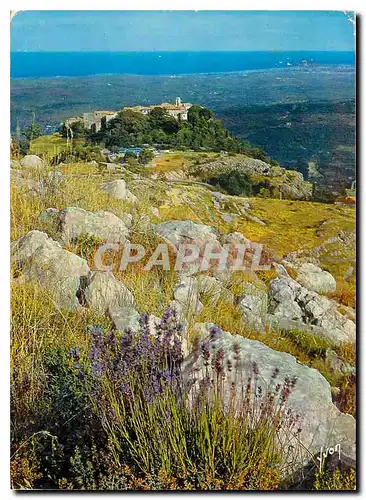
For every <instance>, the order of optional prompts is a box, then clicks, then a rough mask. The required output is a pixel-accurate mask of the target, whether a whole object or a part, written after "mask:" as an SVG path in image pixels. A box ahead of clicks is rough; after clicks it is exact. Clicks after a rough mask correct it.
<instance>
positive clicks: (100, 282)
mask: <svg viewBox="0 0 366 500" xmlns="http://www.w3.org/2000/svg"><path fill="white" fill-rule="evenodd" d="M83 288H84V290H83V301H85V304H86V305H88V306H89V307H91V308H92V309H94V310H95V311H96V313H98V314H106V313H108V312H109V313H110V312H112V313H113V314H117V313H118V311H119V310H120V309H121V308H124V307H135V299H134V297H133V295H132V293H131V292H130V290H129V289H128V288H127V287H126V286H125V285H124V284H123V283H122V282H121V281H118V280H117V279H116V278H115V277H114V276H113V274H112V273H110V272H103V271H91V272H90V274H89V275H88V277H87V280H86V282H85V286H84V287H83Z"/></svg>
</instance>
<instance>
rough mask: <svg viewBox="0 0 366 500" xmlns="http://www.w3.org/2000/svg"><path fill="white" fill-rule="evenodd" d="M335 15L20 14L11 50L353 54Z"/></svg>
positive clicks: (349, 34)
mask: <svg viewBox="0 0 366 500" xmlns="http://www.w3.org/2000/svg"><path fill="white" fill-rule="evenodd" d="M351 16H352V14H351V13H349V14H348V16H347V15H346V14H345V13H343V12H340V11H338V12H336V11H199V12H194V11H149V12H147V11H23V12H20V13H18V14H17V15H16V16H15V17H14V18H13V20H12V24H11V50H12V51H35V52H36V51H65V52H66V51H99V50H101V51H121V52H123V51H192V50H193V51H217V50H221V51H226V50H233V51H234V50H238V51H247V50H249V51H253V50H263V51H265V50H274V51H287V50H334V51H345V50H354V45H355V39H354V26H353V25H352V23H351V22H350V19H349V18H350V17H351Z"/></svg>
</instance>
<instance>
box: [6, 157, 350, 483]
mask: <svg viewBox="0 0 366 500" xmlns="http://www.w3.org/2000/svg"><path fill="white" fill-rule="evenodd" d="M233 170H240V171H243V172H245V173H246V174H248V176H249V178H250V179H251V180H252V183H253V185H254V186H255V185H257V186H259V188H258V194H260V195H261V196H260V197H242V196H233V195H230V194H226V193H225V192H223V190H221V191H219V190H217V189H216V188H215V187H214V186H211V185H210V179H211V178H212V177H214V176H216V177H217V175H218V174H222V173H225V172H228V171H230V172H231V171H233ZM213 174H214V175H213ZM11 189H12V201H11V208H12V215H11V222H12V243H11V259H12V272H13V278H14V279H13V284H12V287H13V290H12V301H13V304H12V311H13V321H12V365H13V373H12V380H13V391H14V398H17V402H16V404H15V407H14V415H15V416H14V421H15V426H14V427H15V431H14V443H15V444H16V445H19V443H21V442H22V440H24V439H26V438H27V437H29V436H30V435H32V433H34V432H40V431H42V432H43V431H44V430H45V429H46V430H47V429H48V427H47V425H48V424H47V425H46V424H45V422H43V421H42V422H41V421H39V420H37V419H36V420H37V422H38V423H37V424H32V423H31V421H32V419H33V420H34V418H33V415H34V414H37V412H39V411H40V405H41V407H42V405H44V407H45V408H46V409H45V414H47V412H48V411H50V412H51V413H50V414H52V412H56V410H55V407H53V406H52V405H53V404H54V403H51V401H54V400H53V399H52V398H51V396H50V393H49V390H50V389H49V387H48V386H47V384H48V382H47V380H52V381H53V382H52V383H54V381H55V380H56V379H57V377H65V378H64V379H62V380H65V381H66V380H67V379H66V372H65V373H64V374H61V372H60V373H59V372H58V371H57V369H56V365H55V364H54V363H55V360H56V359H57V356H56V354H57V353H58V354H57V355H59V353H60V352H62V350H63V349H64V350H65V349H66V350H67V351H70V352H71V353H72V354H71V358H72V359H74V358H75V356H76V358H77V360H79V359H80V361H77V362H78V365H80V366H79V369H80V370H81V368H80V367H81V366H84V365H83V363H87V361H85V360H88V359H89V358H88V352H89V351H90V349H91V343H92V340H91V339H92V337H91V336H90V333H89V334H88V333H87V330H86V327H87V326H90V325H93V326H96V325H100V326H102V327H103V328H104V329H107V330H108V329H112V331H113V332H114V335H118V332H120V333H122V334H123V332H126V331H128V332H129V334H131V335H132V336H138V335H139V334H140V333H141V328H142V325H145V327H144V328H145V329H146V328H147V331H148V333H149V335H148V336H149V338H150V339H151V338H160V337H159V335H161V332H162V331H166V330H164V328H166V326H164V325H166V324H167V322H168V319H167V316H166V311H171V312H170V313H168V317H169V314H174V315H175V316H176V317H177V319H178V321H179V324H180V327H179V329H178V330H177V332H178V333H177V335H178V334H179V337H180V340H181V342H182V346H181V349H182V356H183V359H182V364H181V370H182V371H181V374H182V380H183V387H184V388H185V390H186V391H187V393H188V394H189V396H188V400H189V401H190V404H191V405H193V406H194V405H195V401H196V398H197V395H198V394H201V392H200V391H202V387H203V386H204V385H205V383H206V381H207V380H211V379H212V380H214V379H215V377H216V376H217V374H219V373H221V375H220V377H222V379H220V380H221V382H220V384H221V385H220V387H221V389H220V390H221V391H222V395H223V398H224V401H225V402H226V404H227V405H228V406H230V405H231V402H232V388H233V387H234V386H235V387H236V390H237V400H236V404H238V405H241V404H244V403H245V397H246V396H245V395H246V394H247V393H246V390H248V389H246V388H247V384H248V379H249V380H250V381H252V377H254V378H253V381H255V387H254V389H253V390H254V393H253V394H252V396H253V398H254V399H253V401H257V400H258V401H262V403H263V404H264V401H265V399H264V398H265V397H267V396H268V394H272V392H271V391H272V389H271V387H272V385H271V384H272V383H274V382H275V384H274V386H273V394H272V396H271V397H273V401H277V403H276V404H278V405H279V408H282V404H284V402H286V408H288V409H289V412H290V413H291V414H292V415H293V416H294V418H295V419H296V422H297V424H296V425H297V427H296V431H295V428H294V427H291V432H289V427H287V426H285V425H283V429H282V431H281V429H279V435H278V436H277V438H278V439H279V440H280V441H281V440H287V441H286V443H287V445H286V446H287V448H286V450H287V451H286V453H285V454H284V455H283V459H282V462H281V471H282V472H281V474H280V475H281V478H279V479H278V481H279V483H276V484H277V487H278V485H279V484H280V482H281V481H284V480H285V481H287V484H289V483H291V484H292V485H294V484H303V483H302V482H301V481H309V477H311V474H314V467H315V470H316V467H317V464H318V463H319V462H317V459H316V457H317V456H318V455H319V452H320V450H321V449H322V450H326V449H327V448H330V447H332V448H334V447H335V446H336V445H339V449H340V453H339V457H338V455H337V460H338V461H337V462H336V466H340V467H342V468H343V470H349V469H350V468H351V469H352V468H354V466H355V459H356V451H355V426H356V423H355V418H354V416H355V374H356V367H355V341H356V326H355V263H354V259H355V210H354V208H352V207H348V206H337V205H331V204H321V203H313V202H311V201H299V200H308V199H309V198H310V197H311V185H310V184H309V183H307V182H304V180H303V178H302V176H301V174H299V173H297V172H292V171H287V170H285V169H282V168H281V167H278V166H273V165H269V164H266V163H265V162H263V161H260V160H254V159H249V158H246V157H244V156H241V155H238V156H235V157H230V156H228V155H221V156H220V155H219V157H217V155H216V156H215V155H207V154H203V153H202V154H199V153H195V156H194V157H191V158H188V159H187V157H183V158H181V157H179V158H178V159H177V156H176V155H174V154H171V155H169V154H168V155H166V156H165V157H163V158H162V160H160V162H158V163H157V164H155V165H154V166H152V167H151V168H149V167H148V168H145V169H143V171H140V170H139V171H138V172H137V171H136V172H131V171H129V170H128V169H126V168H124V167H121V166H116V165H114V164H105V165H101V166H98V165H97V164H95V163H91V164H88V163H84V164H68V165H61V166H59V167H57V168H51V167H50V166H48V165H47V164H46V163H45V162H44V161H43V160H42V159H40V158H38V157H36V156H34V155H30V156H26V157H24V158H23V159H21V160H20V161H19V162H17V161H16V162H12V164H11ZM260 189H262V191H261V192H259V190H260ZM263 190H267V191H268V193H267V191H263ZM266 195H268V196H273V198H267V197H266ZM192 242H194V243H197V242H198V244H199V245H200V248H203V247H204V246H205V245H206V244H210V245H213V246H214V248H215V251H220V250H223V249H224V248H225V245H233V244H236V245H239V244H244V245H245V246H246V248H247V249H248V257H247V258H248V259H249V263H253V258H254V256H255V255H256V251H257V249H258V248H259V246H258V245H263V249H262V251H261V257H260V261H258V263H259V264H261V265H262V267H261V268H260V269H257V268H254V267H253V266H251V265H248V266H247V267H246V268H245V269H244V270H232V269H230V268H227V267H225V268H224V269H221V268H220V266H218V265H217V266H212V267H209V268H207V269H205V270H202V267H199V266H198V262H201V260H200V259H201V257H202V254H201V253H199V254H197V256H196V259H193V258H192V259H191V260H190V261H189V264H188V265H187V266H185V267H184V268H182V269H180V270H177V269H176V268H175V267H173V266H172V265H171V266H170V269H169V270H166V269H164V266H162V265H155V266H153V267H151V268H150V269H147V267H148V266H147V263H148V261H149V260H151V256H152V255H153V254H154V251H155V250H156V248H157V246H158V245H161V244H167V245H168V248H169V255H167V259H168V261H169V262H170V263H173V262H176V258H177V254H179V249H180V248H181V245H183V244H190V243H192ZM128 243H130V244H135V245H143V246H144V249H145V252H146V253H145V255H144V257H143V258H141V259H140V260H137V259H136V261H135V262H132V261H131V263H130V264H129V265H128V266H126V267H125V268H124V267H123V266H122V265H121V258H122V255H123V248H124V247H125V246H126V244H128ZM102 244H108V245H109V247H108V249H107V250H106V253H105V255H104V260H103V265H104V266H106V265H107V264H108V266H109V268H108V270H106V269H105V268H103V269H101V268H98V267H97V266H96V261H95V255H96V253H97V252H98V249H99V248H100V246H101V245H102ZM111 245H112V246H111ZM132 260H133V259H132ZM160 264H161V263H160ZM172 311H173V312H172ZM146 314H147V316H146ZM146 325H148V327H146ZM142 331H143V332H144V331H146V330H144V329H143V330H142ZM175 334H176V333H174V335H175ZM93 335H94V334H93ZM98 335H99V334H98ZM93 338H94V337H93ZM95 338H96V337H95ZM98 338H99V337H98ZM169 339H170V340H169V341H173V340H172V337H169ZM98 342H99V344H98V346H99V347H98V349H99V350H100V351H98V352H104V353H107V352H109V351H108V349H109V348H110V347H108V349H107V348H106V347H105V346H104V347H102V344H101V343H100V341H98ZM93 345H94V344H93ZM103 345H104V344H103ZM108 345H109V344H108ZM174 345H176V344H174ZM95 346H96V344H95V345H94V347H93V349H94V351H93V352H94V355H95V356H97V355H96V354H95V353H96V352H97V351H96V347H95ZM76 348H77V349H78V351H75V349H76ZM98 349H97V350H98ZM103 349H104V350H103ZM76 352H77V354H75V353H76ZM111 352H112V351H111ZM113 352H114V351H113ZM94 355H92V359H93V360H94V361H95V360H97V361H98V363H99V364H100V366H99V365H98V366H99V368H98V369H102V368H101V367H102V365H103V362H104V361H101V360H102V358H100V357H99V358H98V357H95V359H94V358H93V356H94ZM98 356H99V354H98ZM103 359H104V358H103ZM108 359H111V358H108ZM52 360H53V361H52ZM211 360H212V363H211ZM94 361H93V362H94ZM131 363H132V361H131ZM233 364H234V365H235V369H233ZM65 366H66V365H65ZM85 366H86V365H85ZM93 366H94V365H93ZM103 366H104V365H103ZM108 366H109V365H108ZM131 366H132V365H131ZM218 366H219V368H218ZM220 367H226V368H225V370H226V371H225V376H222V370H221V368H220ZM230 367H231V368H230ZM127 368H128V367H127ZM60 369H61V368H60ZM93 369H95V367H94V368H92V370H93ZM108 369H109V368H108ZM48 373H53V377H54V378H51V379H49V378H47V377H48ZM57 373H58V374H57ZM73 373H74V372H73ZM75 373H76V372H75ZM85 373H86V372H85ZM92 373H94V372H92ZM106 373H107V372H106ZM108 373H110V372H108ZM253 373H254V375H253ZM55 374H56V375H55ZM85 376H86V375H83V377H84V378H85ZM113 376H115V375H113ZM55 377H56V378H55ZM110 377H111V375H110ZM275 379H276V380H275ZM75 380H76V379H75ZM78 380H79V379H78ZM83 380H84V379H83ZM87 380H89V379H87ZM259 381H260V382H259ZM271 381H272V382H271ZM65 383H66V382H65ZM250 384H251V382H250ZM275 386H276V387H279V388H278V389H276V390H275V389H274V387H275ZM25 387H26V388H28V389H27V391H26V392H27V394H25V393H24V388H25ZM98 387H99V388H100V387H101V386H100V385H99V386H98ZM259 389H260V390H259ZM98 390H99V389H98ZM276 391H277V392H276ZM283 391H285V392H283ZM286 391H287V392H286ZM201 396H202V394H201ZM52 397H54V396H52ZM59 397H61V395H59ZM72 397H73V398H74V397H75V395H73V396H72ZM100 397H101V398H102V399H103V398H108V396H107V392H106V389H105V390H104V392H102V393H101V396H100ZM50 398H51V399H50ZM261 398H262V399H261ZM281 398H282V399H281ZM73 401H74V400H73ZM103 401H104V399H103ZM266 401H267V400H266ZM281 401H282V403H281ZM116 404H117V403H116V401H115V402H114V406H113V408H114V410H113V412H114V413H113V415H114V417H113V418H116V414H115V412H116V411H117V410H116ZM65 411H66V410H65ZM69 411H70V412H71V413H72V412H73V411H74V409H73V408H72V407H70V409H69ZM276 411H277V410H276ZM281 411H282V410H281ZM288 414H289V413H288ZM54 415H58V413H54ZM281 415H282V413H281ZM55 418H56V419H57V418H59V419H61V417H60V416H56V417H55ZM73 418H74V417H73ZM78 418H79V417H78ZM90 418H92V417H90ZM93 418H94V417H93ZM169 418H173V417H172V416H169ZM281 418H282V417H281ZM60 421H61V420H60ZM112 421H113V422H114V420H113V419H112ZM75 422H78V424H77V425H79V423H80V422H79V420H78V419H76V420H75ZM51 425H52V424H51V423H50V424H49V426H50V427H49V429H51ZM60 425H61V424H60ZM62 425H64V424H62ZM83 425H84V424H83ZM85 425H86V424H85ZM88 425H89V424H88ZM111 425H112V424H111ZM113 425H114V424H113ZM291 425H292V424H291ZM32 426H33V427H32ZM112 427H113V426H112ZM112 427H110V428H109V431H111V429H112ZM83 428H84V429H85V428H86V427H83ZM52 429H54V427H53V428H52ZM107 430H108V429H107ZM109 431H108V432H109ZM50 432H51V431H50ZM52 432H55V431H54V430H52ZM65 432H66V431H65ZM108 432H107V434H108ZM113 432H116V430H115V429H114V431H113ZM123 432H127V431H126V430H125V431H123ZM108 435H109V434H108ZM121 435H125V434H123V433H122V434H121ZM109 437H110V435H109ZM277 438H276V439H277ZM57 439H58V440H60V441H59V443H61V444H62V446H63V447H64V452H65V453H66V451H67V450H69V449H70V446H71V445H70V442H69V441H67V440H66V438H65V437H62V433H60V435H59V436H58V437H57ZM70 439H72V437H70ZM121 439H122V438H121ZM66 441H67V442H66ZM156 441H159V440H158V439H157V440H156ZM299 443H301V446H299ZM111 446H112V445H111ZM207 446H208V445H207V444H206V447H207ZM295 448H296V450H297V451H296V456H294V455H291V453H290V451H289V450H292V449H295ZM72 449H73V452H72V453H75V449H74V448H72ZM113 450H114V452H116V453H117V451H116V450H117V448H113ZM120 451H121V450H119V452H120ZM70 453H71V452H70ZM136 453H137V452H136ZM156 453H158V452H156ZM73 456H74V455H73ZM334 457H335V455H334ZM334 457H333V458H334ZM17 459H19V460H21V459H24V457H23V455H19V456H18V455H17ZM27 460H28V458H27ZM73 460H75V456H74V458H73ZM290 462H291V464H292V469H291V473H290V472H289V468H288V467H285V464H289V463H290ZM306 464H307V465H306ZM314 464H315V466H314ZM305 465H306V467H305ZM14 467H18V468H19V467H20V465H19V464H18V462H17V464H15V465H14ZM304 467H305V468H304ZM35 470H36V469H35ZM142 470H144V468H143V467H142ZM37 471H38V472H37V473H39V474H41V475H42V474H44V472H43V469H42V467H41V465H39V467H38V469H37ZM284 471H285V472H284ZM299 471H301V473H300V476H301V478H302V479H299V477H300V476H299ZM309 471H310V472H309ZM272 472H273V471H272ZM272 472H271V474H272ZM295 472H296V473H295ZM294 473H295V475H294ZM17 474H18V475H19V471H18V472H17ZM268 474H269V473H268ZM178 475H179V474H178V473H177V472H176V476H175V477H178ZM15 476H16V474H15ZM179 477H180V478H181V476H179ZM58 480H59V481H61V483H60V482H59V483H57V484H58V487H60V484H63V483H62V480H63V479H62V478H59V479H58ZM32 481H33V482H34V484H37V479H35V478H33V479H32ZM50 481H51V480H50ZM52 481H54V480H52ZM52 481H51V483H52ZM65 481H66V480H65ZM178 482H179V481H178ZM82 484H84V483H82ZM179 484H180V483H179ZM182 484H183V483H182ZM246 484H247V483H246ZM281 484H282V483H281ZM52 485H53V486H52V487H54V484H53V483H52ZM261 485H262V483H261ZM262 486H263V485H262ZM273 487H274V486H272V487H271V488H273ZM242 488H244V487H243V486H242ZM244 489H245V488H244Z"/></svg>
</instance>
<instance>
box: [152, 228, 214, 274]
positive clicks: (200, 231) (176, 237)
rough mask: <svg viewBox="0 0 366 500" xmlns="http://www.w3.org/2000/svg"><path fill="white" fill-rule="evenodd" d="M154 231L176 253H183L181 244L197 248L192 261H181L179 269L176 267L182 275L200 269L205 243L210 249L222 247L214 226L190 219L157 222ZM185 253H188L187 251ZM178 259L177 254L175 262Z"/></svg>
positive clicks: (193, 272)
mask: <svg viewBox="0 0 366 500" xmlns="http://www.w3.org/2000/svg"><path fill="white" fill-rule="evenodd" d="M155 232H156V233H157V234H158V235H160V236H161V237H162V238H164V239H165V241H166V242H167V243H169V244H170V245H171V246H172V248H173V249H174V251H175V252H177V255H179V254H180V251H181V252H182V254H183V249H185V247H184V246H183V245H187V244H193V245H195V249H197V250H198V252H199V255H198V256H197V258H196V259H195V260H193V261H190V262H184V261H183V263H182V266H181V269H178V272H180V274H182V275H187V276H189V275H192V274H195V273H197V272H198V271H200V270H201V269H202V264H203V262H204V258H203V255H202V254H203V252H204V250H205V248H206V244H210V245H211V250H212V249H213V248H214V249H215V251H219V250H220V249H222V246H221V244H220V242H219V240H218V233H217V232H216V231H215V229H214V228H212V227H210V226H206V225H204V224H196V223H195V222H192V221H190V220H184V221H179V220H172V221H168V222H163V223H162V224H157V225H156V226H155ZM186 253H189V251H187V252H186ZM179 260H180V259H179V256H178V257H177V262H179Z"/></svg>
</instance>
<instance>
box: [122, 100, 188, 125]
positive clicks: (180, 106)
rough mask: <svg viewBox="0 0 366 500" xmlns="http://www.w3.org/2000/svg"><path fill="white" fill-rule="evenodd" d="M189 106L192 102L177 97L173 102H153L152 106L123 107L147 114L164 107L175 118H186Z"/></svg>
mask: <svg viewBox="0 0 366 500" xmlns="http://www.w3.org/2000/svg"><path fill="white" fill-rule="evenodd" d="M191 106H192V104H191V103H190V102H182V101H181V98H180V97H177V98H176V99H175V104H171V103H169V102H162V103H161V104H155V105H152V106H129V107H125V108H123V109H124V110H130V111H135V112H137V113H142V114H143V115H148V114H149V113H150V112H151V110H152V109H154V108H164V109H165V110H166V111H167V112H168V114H169V115H170V116H172V117H173V118H175V119H176V120H188V110H189V108H190V107H191Z"/></svg>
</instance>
